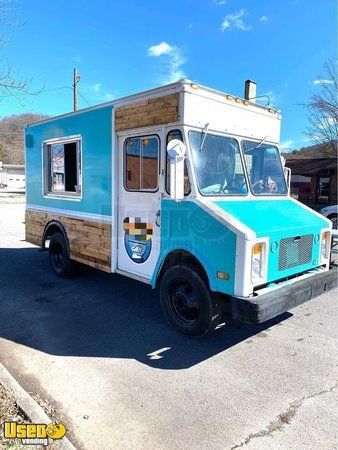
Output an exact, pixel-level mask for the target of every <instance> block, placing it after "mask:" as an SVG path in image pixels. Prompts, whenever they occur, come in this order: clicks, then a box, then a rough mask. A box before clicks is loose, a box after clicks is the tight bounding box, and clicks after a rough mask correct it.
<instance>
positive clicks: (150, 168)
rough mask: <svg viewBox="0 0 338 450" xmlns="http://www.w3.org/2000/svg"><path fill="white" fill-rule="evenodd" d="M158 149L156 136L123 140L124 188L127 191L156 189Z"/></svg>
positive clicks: (152, 190)
mask: <svg viewBox="0 0 338 450" xmlns="http://www.w3.org/2000/svg"><path fill="white" fill-rule="evenodd" d="M159 149H160V141H159V139H158V137H157V136H145V137H137V138H128V139H127V140H126V141H125V145H124V153H125V169H124V170H125V188H126V189H127V190H128V191H150V192H155V191H157V189H158V172H159Z"/></svg>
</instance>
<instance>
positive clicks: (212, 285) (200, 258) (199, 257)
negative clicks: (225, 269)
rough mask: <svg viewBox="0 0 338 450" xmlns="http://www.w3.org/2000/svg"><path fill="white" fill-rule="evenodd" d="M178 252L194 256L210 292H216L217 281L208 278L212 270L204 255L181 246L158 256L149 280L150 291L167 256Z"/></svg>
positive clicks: (211, 277) (169, 249) (168, 249)
mask: <svg viewBox="0 0 338 450" xmlns="http://www.w3.org/2000/svg"><path fill="white" fill-rule="evenodd" d="M180 250H182V251H186V252H188V253H190V254H191V255H192V256H194V257H195V258H196V259H197V260H198V261H199V263H200V264H201V265H202V267H203V269H204V270H205V273H206V274H207V277H208V281H209V286H210V289H211V290H212V291H217V290H218V289H217V281H216V279H215V277H213V276H210V274H212V273H213V269H212V267H211V265H210V263H209V262H208V260H207V259H206V258H205V257H204V255H203V254H202V253H200V252H199V251H196V250H193V249H192V248H190V247H189V246H183V247H182V246H180V247H179V248H176V247H171V248H167V249H166V250H165V251H163V252H162V253H161V254H160V256H159V258H158V260H157V263H156V266H155V269H154V273H153V275H152V277H151V279H150V285H151V287H152V289H154V288H155V286H156V281H157V278H158V275H159V273H160V271H161V269H162V266H163V263H164V261H165V259H166V258H167V256H168V255H169V254H170V253H172V252H174V251H175V252H179V251H180Z"/></svg>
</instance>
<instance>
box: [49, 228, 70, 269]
mask: <svg viewBox="0 0 338 450" xmlns="http://www.w3.org/2000/svg"><path fill="white" fill-rule="evenodd" d="M49 262H50V265H51V268H52V269H53V272H54V273H56V275H57V276H58V277H61V278H68V277H70V276H71V275H73V273H74V271H75V266H76V263H75V261H72V260H71V259H70V254H69V249H68V245H67V242H66V239H65V237H64V236H63V234H62V233H55V234H53V236H52V237H51V239H50V242H49Z"/></svg>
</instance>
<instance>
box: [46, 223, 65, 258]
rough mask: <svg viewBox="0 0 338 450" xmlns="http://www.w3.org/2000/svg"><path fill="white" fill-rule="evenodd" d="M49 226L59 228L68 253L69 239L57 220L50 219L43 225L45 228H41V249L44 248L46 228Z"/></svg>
mask: <svg viewBox="0 0 338 450" xmlns="http://www.w3.org/2000/svg"><path fill="white" fill-rule="evenodd" d="M51 227H55V228H58V229H59V230H60V232H61V233H62V234H63V237H64V238H65V241H66V245H67V250H68V252H69V253H70V245H69V241H68V236H67V231H66V229H65V227H64V226H63V225H62V223H61V222H59V221H58V220H51V221H50V222H48V223H47V225H46V226H45V228H44V230H43V235H42V250H46V247H45V243H46V235H47V231H48V229H49V228H51Z"/></svg>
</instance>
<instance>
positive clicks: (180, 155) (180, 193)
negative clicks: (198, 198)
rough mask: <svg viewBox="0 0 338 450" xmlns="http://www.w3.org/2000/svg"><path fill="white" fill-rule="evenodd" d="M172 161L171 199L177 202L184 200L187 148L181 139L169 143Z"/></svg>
mask: <svg viewBox="0 0 338 450" xmlns="http://www.w3.org/2000/svg"><path fill="white" fill-rule="evenodd" d="M167 153H168V157H169V160H170V197H171V198H172V200H175V201H176V202H177V201H179V200H182V199H183V198H184V158H185V153H186V147H185V145H184V143H183V142H182V141H180V140H179V139H172V140H171V141H169V142H168V145H167Z"/></svg>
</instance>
